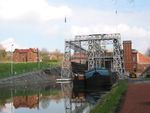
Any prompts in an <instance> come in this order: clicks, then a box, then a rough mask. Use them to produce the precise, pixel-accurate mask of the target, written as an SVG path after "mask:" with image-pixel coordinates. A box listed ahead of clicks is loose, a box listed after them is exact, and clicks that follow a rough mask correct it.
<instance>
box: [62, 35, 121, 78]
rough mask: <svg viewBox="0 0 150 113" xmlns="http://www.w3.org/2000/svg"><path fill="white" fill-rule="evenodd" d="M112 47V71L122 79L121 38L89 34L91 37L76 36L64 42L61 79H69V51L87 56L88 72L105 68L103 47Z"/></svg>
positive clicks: (105, 56)
mask: <svg viewBox="0 0 150 113" xmlns="http://www.w3.org/2000/svg"><path fill="white" fill-rule="evenodd" d="M108 44H112V45H113V52H112V53H113V54H112V56H111V57H112V59H113V61H112V71H114V72H118V74H119V77H120V78H123V72H124V68H123V60H122V49H121V36H120V34H119V33H116V34H91V35H77V36H75V39H74V40H71V41H66V42H65V53H64V64H65V65H67V66H63V67H62V71H63V74H62V77H63V78H65V77H71V76H72V75H71V72H70V69H71V67H70V64H69V63H68V62H70V61H71V49H72V50H74V53H76V52H78V53H80V54H86V55H87V61H88V70H90V69H93V68H96V67H105V59H107V57H108V56H107V55H106V51H107V50H106V49H105V46H107V45H108ZM109 57H110V56H109ZM65 67H67V68H65Z"/></svg>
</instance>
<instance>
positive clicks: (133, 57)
mask: <svg viewBox="0 0 150 113" xmlns="http://www.w3.org/2000/svg"><path fill="white" fill-rule="evenodd" d="M123 51H124V67H125V71H126V72H133V71H134V72H138V73H142V72H143V71H144V70H145V69H146V68H147V67H148V66H149V65H150V58H149V57H146V56H144V55H143V54H141V53H139V52H138V51H137V50H134V49H132V42H131V41H124V42H123Z"/></svg>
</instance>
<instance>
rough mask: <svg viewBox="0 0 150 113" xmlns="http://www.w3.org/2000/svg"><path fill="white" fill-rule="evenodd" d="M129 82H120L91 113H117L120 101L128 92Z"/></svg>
mask: <svg viewBox="0 0 150 113" xmlns="http://www.w3.org/2000/svg"><path fill="white" fill-rule="evenodd" d="M127 86H128V85H127V81H119V82H118V83H117V84H116V85H115V86H114V87H113V88H112V89H111V91H110V92H109V93H107V94H106V95H105V96H103V97H102V98H101V100H99V101H98V103H97V105H96V106H95V107H94V108H93V109H92V110H91V112H90V113H116V112H117V111H116V110H117V108H118V106H119V104H120V99H121V97H122V95H123V93H125V91H126V90H127Z"/></svg>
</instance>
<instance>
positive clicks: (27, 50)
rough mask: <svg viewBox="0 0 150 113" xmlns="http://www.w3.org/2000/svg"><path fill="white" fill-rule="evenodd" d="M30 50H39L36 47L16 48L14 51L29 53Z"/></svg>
mask: <svg viewBox="0 0 150 113" xmlns="http://www.w3.org/2000/svg"><path fill="white" fill-rule="evenodd" d="M29 51H32V52H35V53H36V52H38V50H37V49H36V48H29V49H15V50H14V52H19V53H27V52H29Z"/></svg>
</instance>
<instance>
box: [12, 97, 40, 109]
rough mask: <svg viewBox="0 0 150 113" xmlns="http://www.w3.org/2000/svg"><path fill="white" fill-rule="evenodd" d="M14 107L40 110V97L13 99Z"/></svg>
mask: <svg viewBox="0 0 150 113" xmlns="http://www.w3.org/2000/svg"><path fill="white" fill-rule="evenodd" d="M13 105H14V107H15V108H19V107H28V108H35V107H37V108H38V105H39V99H38V96H17V97H13Z"/></svg>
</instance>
